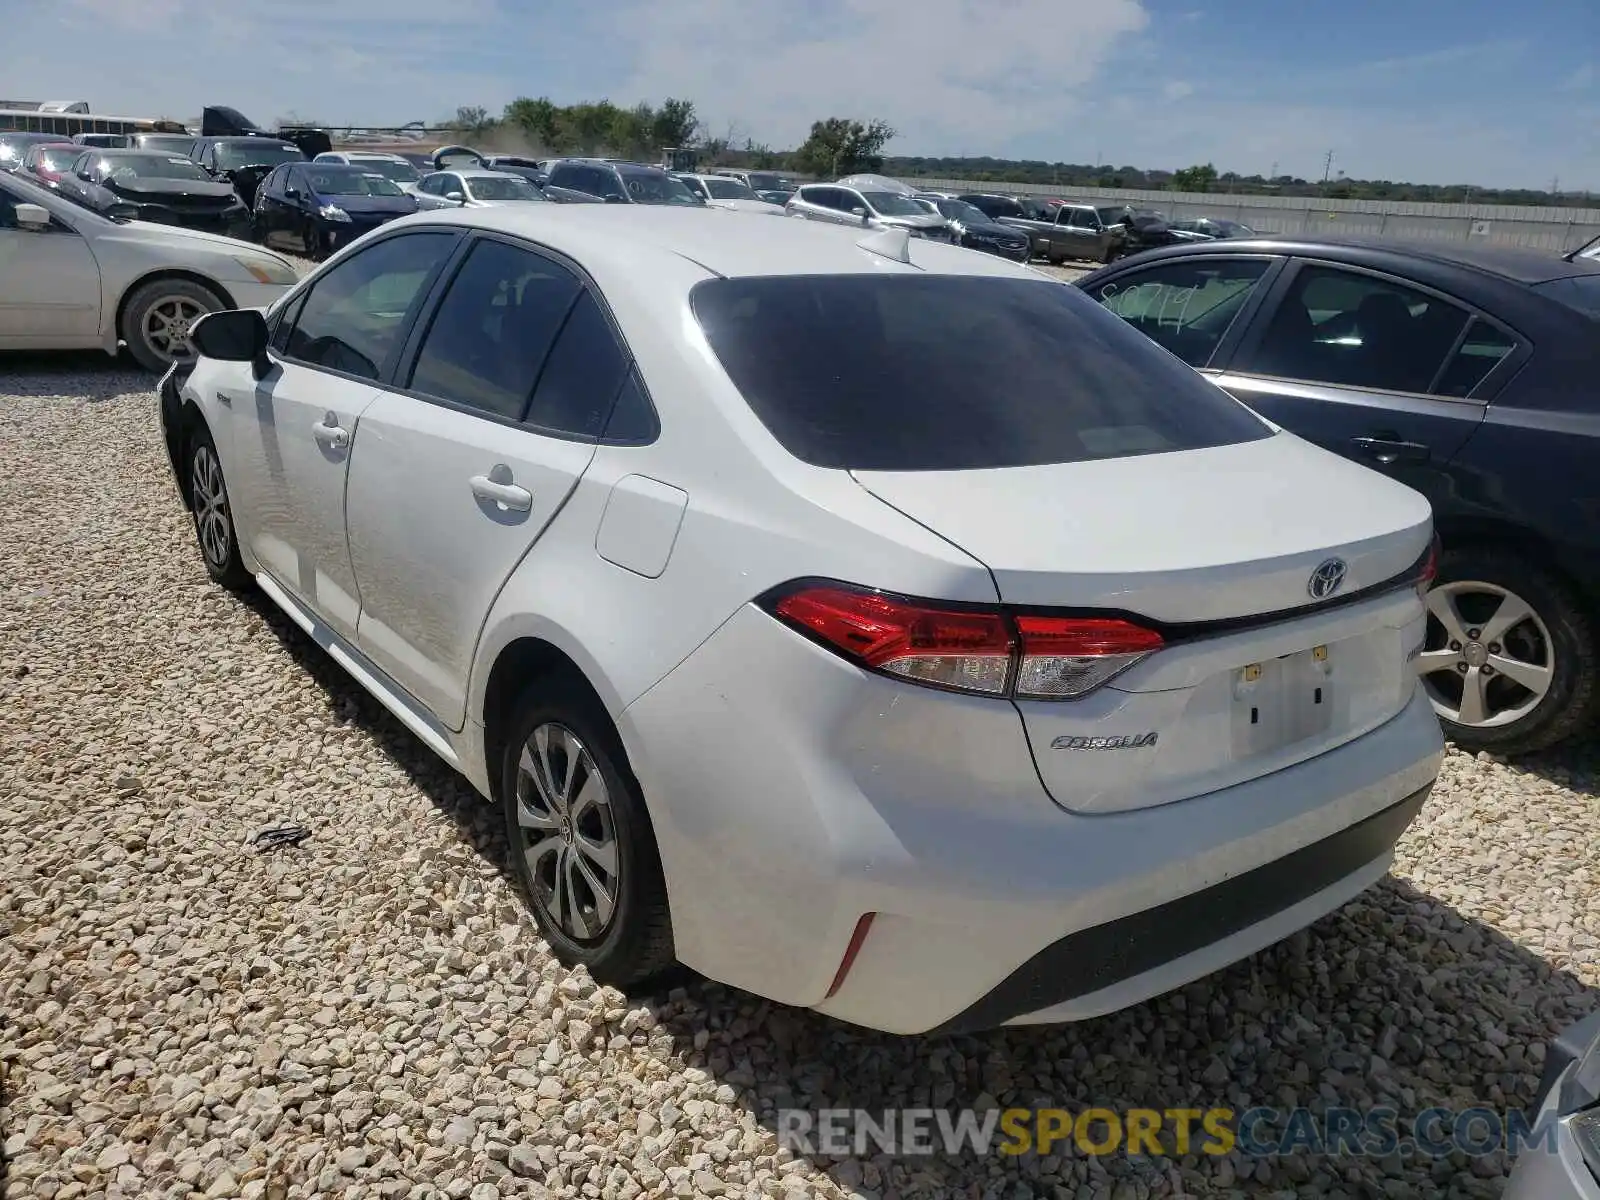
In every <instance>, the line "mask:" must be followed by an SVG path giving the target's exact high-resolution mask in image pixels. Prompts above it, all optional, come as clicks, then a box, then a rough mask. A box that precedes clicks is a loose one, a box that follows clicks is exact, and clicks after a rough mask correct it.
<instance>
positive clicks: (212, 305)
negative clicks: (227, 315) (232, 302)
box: [120, 279, 228, 373]
mask: <svg viewBox="0 0 1600 1200" xmlns="http://www.w3.org/2000/svg"><path fill="white" fill-rule="evenodd" d="M227 307H228V306H227V304H225V303H224V302H223V300H222V298H221V297H220V296H218V295H217V294H216V293H215V292H213V291H212V290H211V289H210V288H208V287H206V286H205V285H204V284H200V283H196V282H195V281H194V280H192V279H155V280H152V281H151V282H149V283H147V284H145V285H144V286H142V287H141V288H139V290H138V291H136V292H134V293H133V295H131V296H130V297H128V303H127V305H126V306H125V307H124V308H123V310H122V329H121V330H120V332H121V334H122V340H123V342H124V343H125V344H126V345H127V347H128V353H129V354H131V355H133V357H134V358H135V359H136V360H137V361H138V363H139V365H140V366H141V367H143V368H144V369H145V370H147V371H154V372H157V373H160V372H163V371H165V370H166V369H167V368H168V367H170V366H171V365H172V364H173V363H175V362H189V361H191V360H192V359H193V358H194V346H193V344H192V343H191V342H190V341H189V330H190V329H192V328H193V327H194V323H195V322H196V321H198V320H199V319H200V318H201V317H203V316H205V315H206V314H207V313H214V312H217V311H219V310H220V309H224V308H227Z"/></svg>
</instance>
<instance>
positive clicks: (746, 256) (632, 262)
mask: <svg viewBox="0 0 1600 1200" xmlns="http://www.w3.org/2000/svg"><path fill="white" fill-rule="evenodd" d="M405 221H406V222H407V223H413V224H415V223H418V222H419V221H422V222H424V223H432V222H435V221H437V222H443V223H446V224H452V225H466V226H470V227H473V228H477V229H486V230H492V231H495V232H500V233H505V234H509V235H511V236H513V237H521V238H526V239H528V240H529V241H533V242H538V243H540V244H543V245H546V246H549V247H551V248H552V249H555V250H558V251H560V252H562V253H565V254H568V255H570V256H571V257H572V258H574V259H575V260H577V261H578V262H580V263H583V264H585V265H586V266H590V267H591V268H594V269H599V268H601V267H605V268H609V269H610V271H611V272H613V275H612V277H613V278H632V279H647V278H648V277H649V263H650V260H652V259H656V258H661V257H675V258H678V259H687V260H688V261H689V262H692V263H694V264H696V265H697V266H699V267H700V268H702V269H703V270H705V271H707V272H708V273H711V274H715V275H721V276H724V277H731V278H744V277H756V276H770V275H831V274H857V273H863V272H881V271H883V270H886V269H888V270H894V271H898V272H907V273H916V272H918V271H919V270H925V271H930V272H933V273H936V274H961V275H992V276H1003V277H1010V278H1015V279H1031V280H1047V279H1048V277H1047V276H1045V275H1043V274H1042V273H1041V272H1038V271H1034V270H1031V269H1029V268H1026V267H1022V266H1020V265H1018V264H1016V263H1012V262H1009V261H1007V260H1005V259H1002V258H998V257H996V256H994V255H990V254H974V253H972V252H971V251H968V250H962V249H960V248H959V247H955V246H948V245H943V244H941V243H938V242H927V241H921V240H913V241H911V242H910V248H911V259H912V264H913V265H911V266H902V265H901V264H899V263H895V262H892V261H890V260H889V259H886V258H883V257H882V256H880V255H877V254H873V253H870V252H869V251H866V250H864V249H862V248H861V247H860V246H859V245H858V243H859V242H860V241H862V240H863V239H862V237H860V236H856V234H857V231H855V230H848V229H841V228H840V227H839V226H836V225H826V224H818V223H815V222H811V221H773V220H770V219H767V218H766V217H757V216H756V215H754V214H750V213H735V212H727V211H724V210H722V209H716V208H710V207H701V206H696V207H693V208H689V207H677V206H670V205H645V204H640V205H627V206H621V207H619V206H616V205H594V206H592V207H591V206H589V205H543V204H538V205H534V204H530V205H514V206H508V207H505V208H484V209H470V210H447V211H444V212H437V211H435V212H429V213H427V214H419V217H416V218H412V217H408V218H405ZM868 236H871V235H868ZM1050 282H1054V281H1053V280H1051V281H1050Z"/></svg>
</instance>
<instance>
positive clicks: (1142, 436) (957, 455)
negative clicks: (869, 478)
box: [690, 274, 1272, 471]
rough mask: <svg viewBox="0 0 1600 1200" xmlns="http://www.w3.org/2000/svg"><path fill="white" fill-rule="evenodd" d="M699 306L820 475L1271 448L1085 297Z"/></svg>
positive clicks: (748, 299)
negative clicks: (1253, 444)
mask: <svg viewBox="0 0 1600 1200" xmlns="http://www.w3.org/2000/svg"><path fill="white" fill-rule="evenodd" d="M690 306H691V308H692V309H693V311H694V315H695V318H696V320H698V321H699V323H700V326H701V328H702V329H703V330H704V331H705V335H706V339H707V341H708V342H709V343H710V345H711V348H712V351H713V352H714V353H715V354H716V356H717V359H718V361H719V362H720V363H721V364H722V367H723V369H724V370H725V371H726V372H727V374H728V377H729V379H731V380H732V382H733V383H734V385H735V386H736V387H737V388H738V389H739V391H740V392H741V393H742V395H743V396H744V399H745V401H746V402H747V403H748V404H749V405H750V408H751V410H752V411H753V412H754V413H755V414H756V416H757V417H758V418H759V419H760V420H761V422H762V423H763V424H764V425H765V426H766V427H767V429H768V431H769V432H771V434H772V436H773V437H774V438H776V439H777V441H778V442H779V443H780V444H781V445H782V446H783V447H784V448H785V449H786V450H788V452H789V453H790V454H792V455H794V456H795V457H796V458H798V459H801V460H802V461H804V462H807V463H810V464H812V465H813V466H818V467H828V468H834V469H843V470H869V471H872V470H877V471H961V470H983V469H990V468H1000V467H1024V466H1037V465H1043V464H1047V463H1066V462H1079V461H1083V460H1086V459H1098V458H1117V457H1123V456H1128V455H1135V454H1159V453H1166V452H1169V451H1175V450H1195V449H1201V448H1204V447H1210V446H1225V445H1232V444H1235V443H1239V442H1248V441H1254V440H1257V439H1260V438H1266V437H1271V436H1272V431H1271V429H1270V428H1269V427H1268V426H1267V425H1265V424H1264V423H1263V422H1262V421H1261V420H1260V419H1259V418H1257V417H1256V416H1255V415H1254V414H1252V413H1251V412H1250V410H1249V409H1247V408H1245V407H1244V406H1243V405H1242V404H1239V403H1238V402H1237V401H1235V400H1233V399H1232V398H1230V397H1229V396H1228V394H1227V393H1226V392H1224V391H1223V390H1222V389H1221V388H1219V387H1217V386H1216V385H1215V384H1213V383H1210V382H1209V381H1207V380H1206V379H1205V378H1204V377H1203V376H1201V375H1199V374H1198V373H1196V372H1195V371H1192V370H1190V369H1189V368H1188V367H1187V366H1185V365H1184V363H1183V362H1182V361H1181V360H1179V359H1178V358H1176V357H1174V356H1173V355H1171V354H1168V353H1167V352H1166V351H1164V350H1162V349H1161V348H1160V347H1158V346H1156V345H1155V344H1154V343H1152V342H1151V341H1150V340H1149V339H1148V338H1147V337H1145V336H1144V335H1143V334H1142V333H1140V332H1138V331H1137V330H1136V329H1134V328H1133V327H1132V326H1130V325H1128V324H1127V323H1126V322H1124V321H1123V320H1122V319H1121V318H1120V317H1117V316H1115V315H1113V314H1112V313H1109V312H1107V311H1106V310H1105V309H1103V308H1101V307H1100V306H1099V305H1098V304H1096V303H1095V302H1094V301H1093V300H1092V299H1091V298H1090V297H1089V296H1088V295H1086V294H1085V293H1084V292H1082V291H1079V290H1078V289H1076V288H1071V287H1062V286H1061V285H1060V284H1058V283H1054V282H1048V281H1044V280H1037V281H1035V280H1026V279H1005V278H995V277H985V276H977V275H922V276H912V275H878V274H860V275H785V276H768V277H746V278H735V279H715V280H706V281H705V282H702V283H699V284H697V285H696V286H695V288H694V290H693V291H692V292H691V293H690Z"/></svg>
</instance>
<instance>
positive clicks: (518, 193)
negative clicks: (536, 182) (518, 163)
mask: <svg viewBox="0 0 1600 1200" xmlns="http://www.w3.org/2000/svg"><path fill="white" fill-rule="evenodd" d="M467 186H468V187H469V188H471V189H472V195H473V198H474V199H477V200H543V199H545V194H544V193H543V192H541V191H540V190H539V189H538V188H536V187H534V186H533V184H531V183H529V182H528V181H527V180H526V179H524V178H523V177H522V176H521V175H490V176H487V177H481V176H480V177H479V178H476V179H469V180H467Z"/></svg>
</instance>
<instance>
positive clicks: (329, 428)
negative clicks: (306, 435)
mask: <svg viewBox="0 0 1600 1200" xmlns="http://www.w3.org/2000/svg"><path fill="white" fill-rule="evenodd" d="M311 436H313V437H314V438H316V439H317V441H319V442H321V443H322V444H323V445H324V446H327V447H330V448H331V449H334V450H343V449H344V448H345V447H346V446H348V445H349V444H350V431H349V430H348V429H343V428H340V426H339V418H338V416H336V415H335V414H334V413H331V412H330V413H329V414H328V415H327V416H325V417H323V418H322V420H320V421H318V422H317V423H316V424H315V425H313V426H312V427H311Z"/></svg>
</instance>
